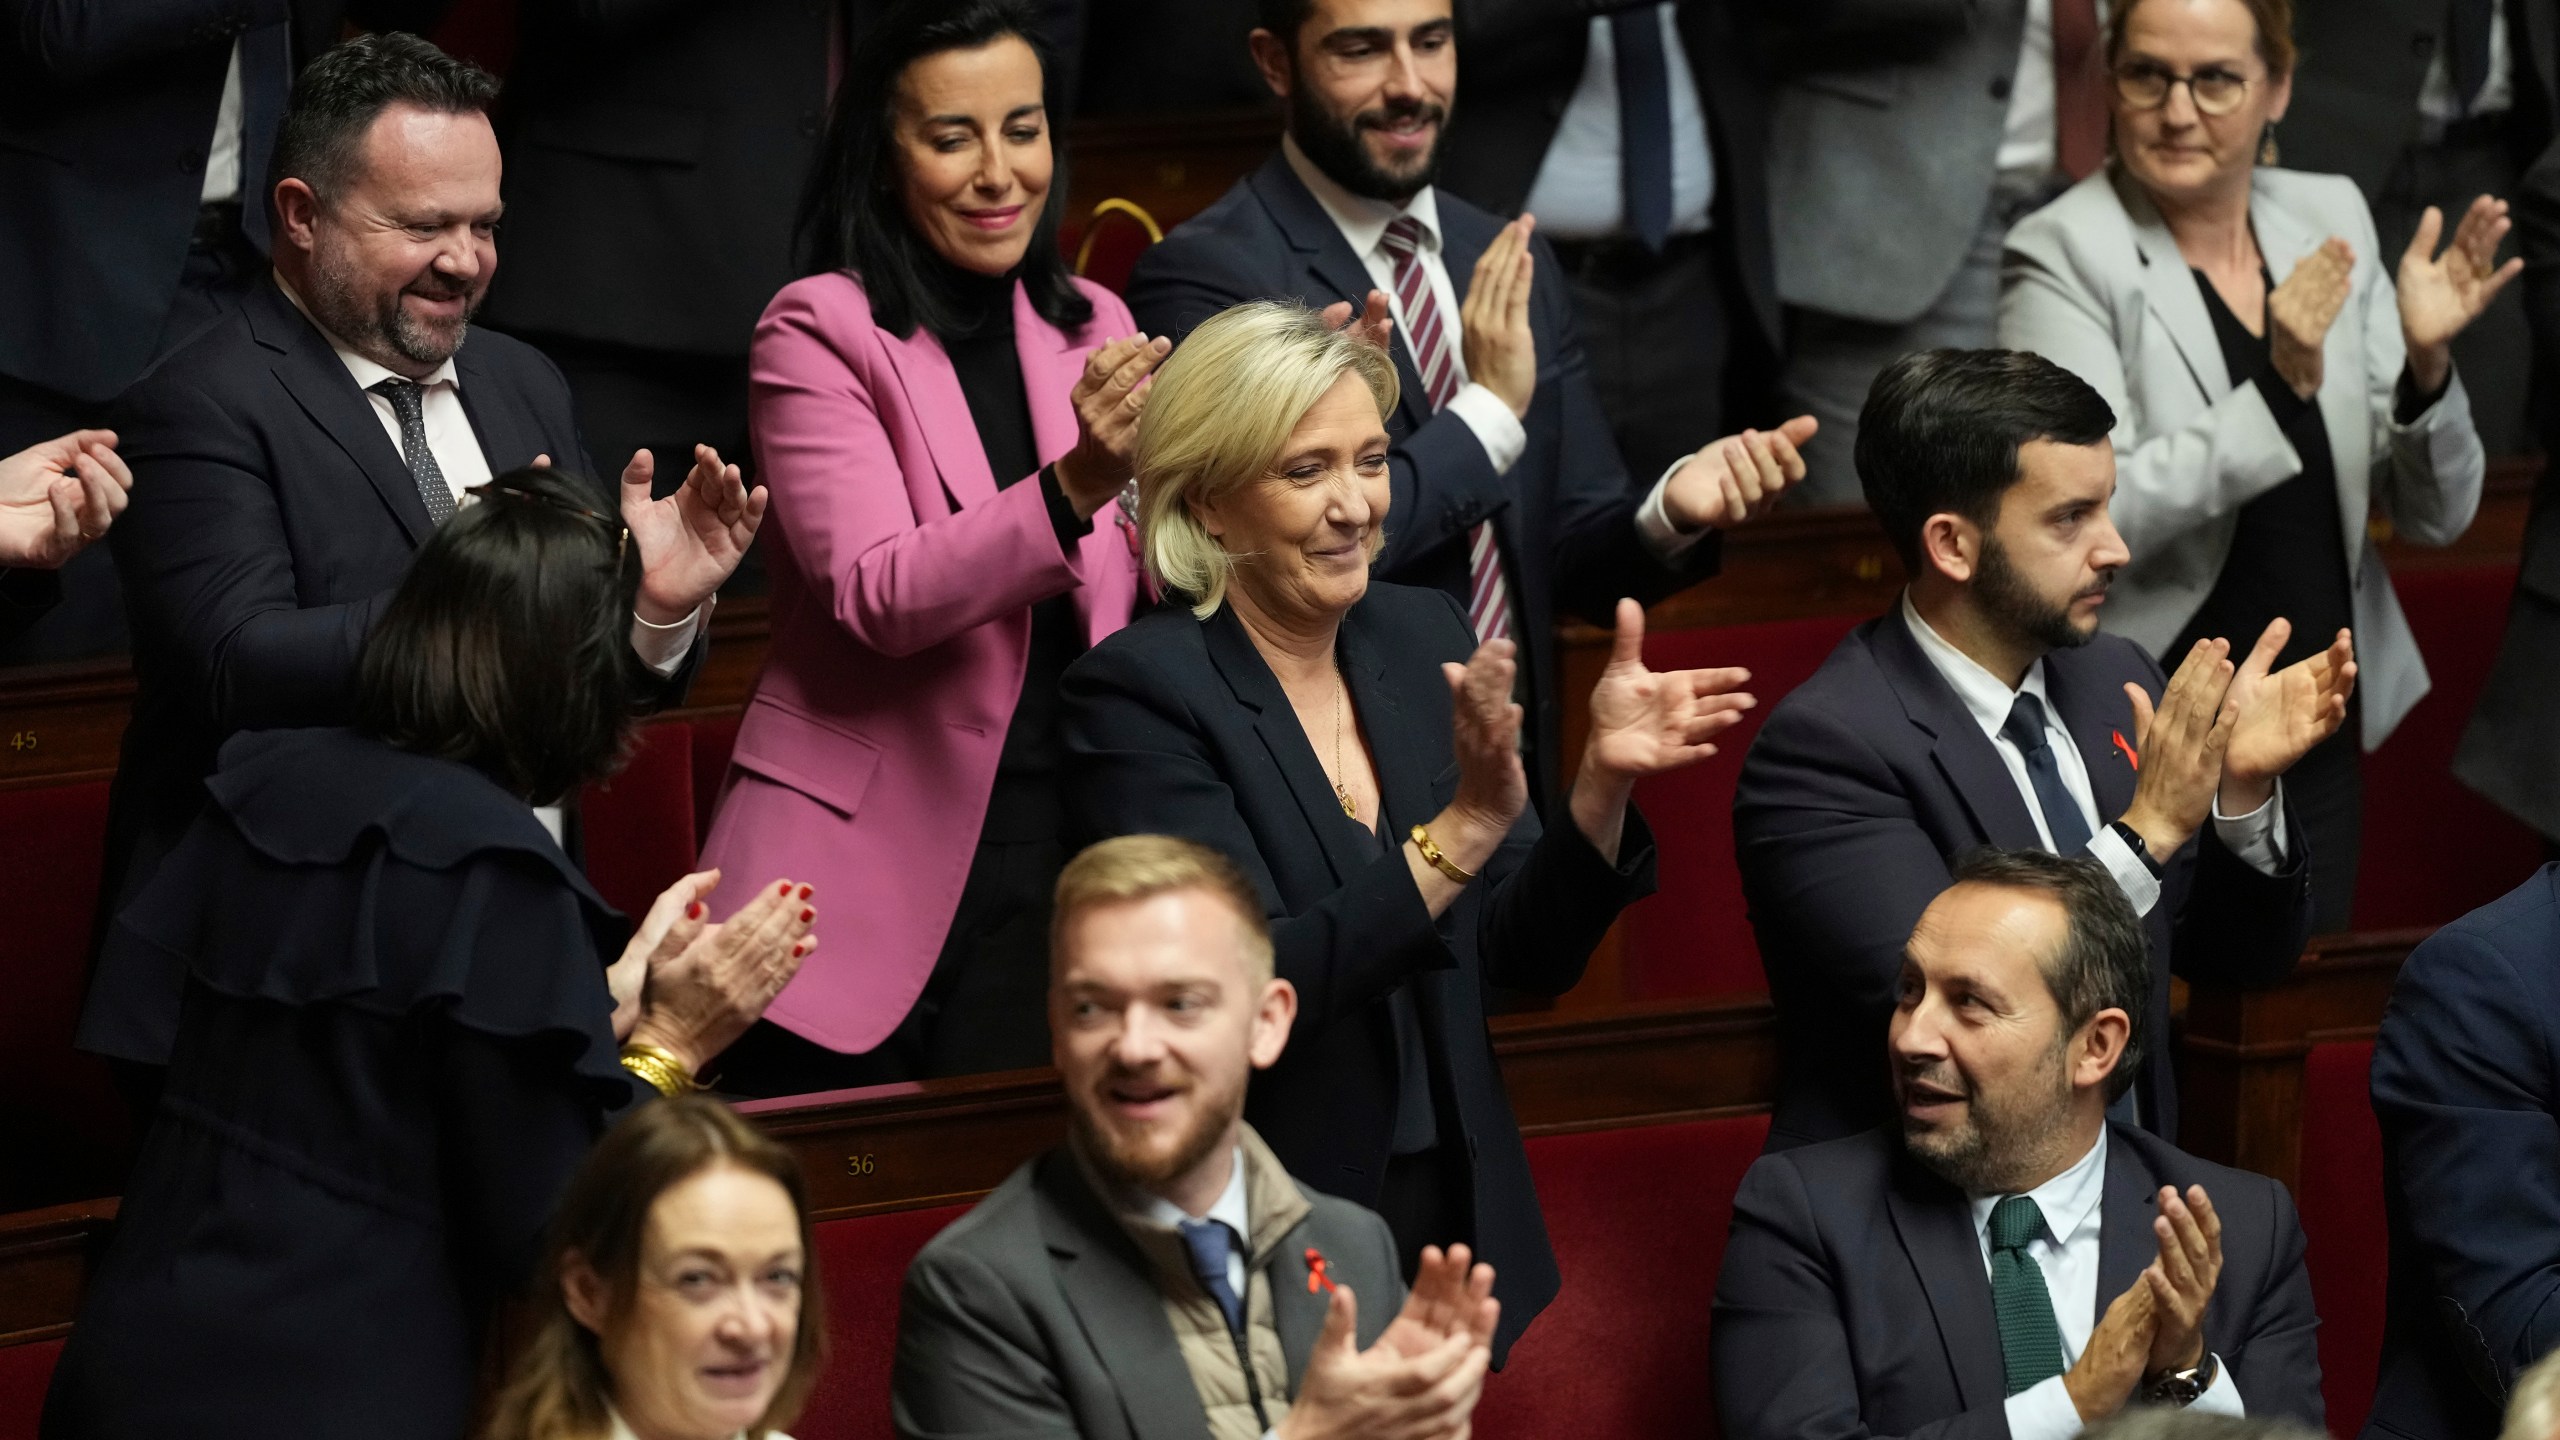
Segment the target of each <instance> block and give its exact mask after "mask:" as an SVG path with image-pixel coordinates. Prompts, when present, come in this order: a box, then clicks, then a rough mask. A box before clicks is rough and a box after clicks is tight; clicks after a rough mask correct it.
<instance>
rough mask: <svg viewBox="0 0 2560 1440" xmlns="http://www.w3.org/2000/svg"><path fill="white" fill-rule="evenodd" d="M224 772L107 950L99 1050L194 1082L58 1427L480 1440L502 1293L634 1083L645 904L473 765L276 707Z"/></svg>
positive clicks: (64, 1380) (150, 1144) (170, 1094)
mask: <svg viewBox="0 0 2560 1440" xmlns="http://www.w3.org/2000/svg"><path fill="white" fill-rule="evenodd" d="M207 789H208V790H209V792H210V794H211V799H212V803H211V804H210V805H209V806H208V807H207V808H206V811H205V813H204V814H203V815H202V816H201V817H200V818H199V819H198V820H197V822H196V824H195V825H194V826H193V827H192V828H191V829H190V830H189V831H188V832H187V835H186V837H185V839H184V840H183V841H182V842H181V843H180V844H179V846H178V847H177V849H175V850H174V851H172V852H171V853H170V855H169V857H168V860H167V862H166V863H165V864H164V865H162V866H161V867H160V870H159V872H158V873H157V875H156V876H155V877H154V879H153V881H152V883H151V884H150V886H149V887H148V888H147V889H145V890H144V891H142V892H141V893H140V894H139V895H137V896H136V898H135V899H134V901H133V903H132V905H131V906H129V907H128V908H127V909H126V910H125V911H124V912H123V914H122V915H121V916H120V917H119V918H118V920H117V922H116V926H115V929H114V931H113V933H112V934H111V935H110V937H109V939H108V941H107V944H106V947H105V949H104V950H103V951H102V952H101V954H100V957H99V961H98V971H97V979H96V984H97V985H98V986H100V987H104V988H112V989H113V990H115V991H116V992H117V993H118V994H119V996H120V997H121V998H122V999H123V1001H124V1003H122V1004H119V1005H117V1006H115V1007H113V1008H112V1009H110V1010H108V1011H106V1012H104V1013H106V1014H109V1015H113V1016H115V1017H119V1019H120V1020H121V1022H122V1023H120V1024H119V1025H117V1026H115V1027H114V1028H113V1029H112V1030H111V1031H110V1032H109V1033H106V1034H103V1035H84V1037H83V1039H84V1043H88V1044H90V1045H91V1046H92V1048H103V1049H105V1050H106V1052H107V1053H110V1054H115V1055H119V1056H122V1057H125V1058H128V1059H136V1060H143V1061H166V1062H167V1064H168V1065H169V1075H168V1085H167V1089H166V1091H165V1093H164V1095H163V1097H162V1100H161V1104H160V1111H159V1113H158V1115H157V1116H156V1117H155V1118H154V1119H153V1121H152V1124H151V1128H150V1132H149V1134H148V1136H147V1137H146V1139H145V1140H144V1142H143V1147H142V1153H141V1157H140V1159H139V1161H138V1162H137V1164H136V1166H135V1170H134V1174H133V1178H132V1180H131V1182H130V1183H129V1184H128V1185H127V1187H126V1190H125V1196H124V1205H123V1210H122V1212H121V1216H120V1219H119V1221H118V1224H117V1229H116V1234H115V1238H114V1239H113V1240H112V1241H111V1242H110V1243H109V1245H108V1247H107V1250H106V1253H105V1255H104V1256H103V1257H102V1259H101V1260H100V1262H99V1266H98V1269H97V1271H96V1273H95V1274H94V1275H93V1276H92V1277H91V1279H90V1281H89V1284H88V1287H87V1291H86V1294H85V1295H84V1296H83V1298H82V1302H81V1307H80V1313H79V1318H78V1324H77V1325H76V1326H75V1328H74V1330H73V1333H72V1336H71V1341H70V1344H69V1346H68V1347H67V1348H66V1349H65V1350H64V1351H63V1354H62V1359H61V1365H60V1368H59V1369H58V1370H57V1371H56V1373H55V1376H54V1382H53V1390H52V1396H51V1399H50V1401H49V1407H50V1414H49V1417H48V1421H47V1425H46V1433H47V1434H48V1435H79V1436H135V1437H141V1436H158V1435H175V1434H202V1435H252V1434H290V1435H298V1436H349V1437H354V1436H398V1437H408V1436H415V1437H418V1440H429V1437H436V1440H451V1437H453V1436H456V1435H459V1434H461V1433H462V1431H463V1428H464V1426H465V1425H466V1423H467V1420H468V1415H469V1409H470V1403H471V1396H472V1386H473V1380H474V1375H475V1369H476V1365H477V1362H478V1359H479V1355H480V1343H481V1338H482V1332H483V1328H484V1322H485V1320H486V1318H487V1317H488V1315H489V1313H490V1309H491V1306H492V1304H493V1302H494V1301H495V1300H497V1299H498V1298H499V1297H501V1296H503V1295H505V1294H507V1293H509V1292H511V1291H512V1290H514V1289H515V1288H516V1287H517V1286H518V1285H519V1284H520V1283H521V1282H522V1281H523V1279H524V1277H525V1275H526V1274H527V1273H528V1272H529V1270H530V1268H531V1265H532V1262H533V1260H534V1259H535V1256H536V1253H537V1249H538V1244H539V1239H540V1233H541V1228H542V1225H543V1223H544V1222H545V1220H546V1219H547V1217H548V1216H549V1214H550V1211H551V1207H552V1204H553V1202H554V1201H555V1199H556V1198H557V1197H558V1195H559V1192H560V1190H561V1189H562V1187H563V1186H565V1185H566V1183H567V1181H568V1178H569V1176H570V1174H571V1173H572V1172H573V1171H574V1170H575V1169H576V1167H577V1165H578V1162H579V1161H580V1160H581V1159H582V1158H583V1157H584V1155H585V1154H586V1151H587V1149H588V1147H589V1146H590V1145H591V1144H592V1143H593V1141H594V1139H595V1136H596V1135H597V1134H598V1133H600V1131H601V1130H602V1128H603V1126H604V1124H605V1121H606V1118H607V1117H608V1116H609V1115H610V1114H613V1113H615V1112H617V1111H619V1110H621V1109H622V1108H624V1107H627V1106H628V1105H630V1104H632V1103H633V1102H634V1100H635V1098H636V1097H635V1087H634V1086H633V1085H632V1083H631V1081H630V1077H629V1076H628V1075H626V1074H625V1073H624V1072H623V1071H622V1069H621V1068H620V1066H619V1065H618V1064H617V1063H616V1058H615V1057H616V1048H617V1047H616V1045H615V1043H614V1037H613V1034H612V1030H611V1028H610V1020H611V1015H612V1010H613V999H612V996H611V995H610V993H609V992H608V991H607V990H606V988H605V979H604V963H605V961H604V957H606V956H609V955H612V954H615V953H618V951H619V949H620V946H621V943H622V939H623V934H624V931H625V928H626V927H625V926H624V924H623V921H622V917H621V916H619V915H617V914H616V913H615V912H614V911H613V910H612V909H611V908H610V907H608V906H607V905H606V904H605V903H604V901H603V900H601V899H599V898H597V896H596V894H595V892H594V891H593V890H592V889H590V888H589V887H588V885H587V882H586V881H585V879H584V878H583V877H581V876H580V875H579V874H578V872H577V870H576V868H575V867H573V866H572V865H570V863H569V862H568V860H567V859H566V858H565V857H564V856H563V855H562V854H561V853H560V849H559V847H558V846H557V845H555V844H553V843H552V841H551V837H550V836H549V834H548V833H546V832H545V831H544V830H543V828H542V826H541V824H540V822H538V821H537V820H535V819H534V816H533V812H532V811H531V810H530V809H529V808H527V807H526V806H525V804H524V803H523V802H522V801H520V800H517V799H516V798H515V797H513V796H511V795H508V794H506V793H505V792H504V791H502V790H500V789H499V788H498V787H497V786H496V785H495V784H493V783H491V782H490V781H489V780H488V779H487V778H486V777H484V776H482V775H481V774H480V773H479V772H477V771H474V770H471V769H468V768H466V767H464V766H461V765H457V764H453V763H451V762H448V761H443V760H431V759H427V758H425V757H422V756H417V755H411V754H407V753H405V752H402V751H399V750H394V749H392V748H391V747H389V746H387V745H384V744H382V743H380V742H378V741H375V740H371V739H367V738H365V737H362V736H359V735H356V734H354V733H352V732H349V731H344V730H285V731H268V732H262V733H252V734H245V735H242V736H239V737H237V738H236V739H234V740H232V741H231V742H230V743H229V744H228V745H226V746H224V747H223V752H222V766H221V769H220V770H219V771H218V772H217V773H216V774H215V775H214V777H213V778H212V780H211V781H210V782H208V785H207ZM181 988H182V989H183V995H184V1000H183V1003H181V1002H180V1001H179V1000H177V999H175V998H162V997H174V996H176V995H177V994H178V993H180V990H181ZM91 1013H92V1015H93V1016H96V1015H98V1014H99V1013H101V1012H99V1011H97V1010H96V1009H95V1008H94V1007H93V1009H92V1012H91Z"/></svg>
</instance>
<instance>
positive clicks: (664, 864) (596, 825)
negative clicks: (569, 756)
mask: <svg viewBox="0 0 2560 1440" xmlns="http://www.w3.org/2000/svg"><path fill="white" fill-rule="evenodd" d="M693 792H694V786H693V730H692V727H690V726H688V725H686V724H685V723H684V722H683V721H681V720H658V721H653V722H651V723H649V724H647V725H643V726H641V727H640V730H639V733H638V734H637V735H635V736H634V737H633V738H632V747H631V759H630V761H629V763H627V764H625V765H624V766H623V767H622V769H621V771H620V772H619V773H617V774H615V775H614V777H613V778H612V779H610V780H606V781H604V782H602V783H601V784H596V785H590V786H588V787H587V788H586V791H585V793H584V794H582V795H581V796H580V797H579V801H578V822H579V835H580V839H581V840H582V841H583V843H584V845H585V847H586V863H587V878H588V879H589V880H591V881H594V882H595V887H596V893H597V894H599V895H602V896H603V897H604V898H605V899H606V900H607V901H609V902H611V903H612V904H613V906H614V907H615V908H616V909H618V910H620V911H622V913H624V914H625V915H628V916H630V917H632V919H633V920H634V921H637V920H638V919H639V918H640V916H642V915H643V914H646V913H647V912H648V909H649V905H650V903H651V902H652V901H654V900H656V899H657V898H658V894H659V892H660V891H662V890H664V889H666V888H667V887H668V886H670V885H673V884H674V883H676V881H678V880H679V879H682V878H683V877H684V874H685V872H687V871H689V870H691V869H692V868H693V862H694V859H695V857H696V856H698V855H699V854H700V853H701V850H700V847H699V845H698V844H697V842H696V841H695V839H694V823H693Z"/></svg>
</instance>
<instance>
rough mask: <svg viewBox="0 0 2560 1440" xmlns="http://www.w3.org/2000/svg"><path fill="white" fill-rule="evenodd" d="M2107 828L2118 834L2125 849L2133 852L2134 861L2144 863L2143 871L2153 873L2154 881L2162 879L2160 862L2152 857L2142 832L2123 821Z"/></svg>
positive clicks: (2117, 836) (2114, 822) (2118, 821)
mask: <svg viewBox="0 0 2560 1440" xmlns="http://www.w3.org/2000/svg"><path fill="white" fill-rule="evenodd" d="M2107 828H2108V829H2110V830H2113V831H2114V832H2116V838H2117V839H2119V840H2122V841H2123V842H2124V845H2125V848H2126V849H2128V850H2131V851H2132V852H2133V858H2134V859H2136V860H2139V861H2141V862H2142V868H2143V869H2145V870H2148V871H2150V872H2151V878H2152V879H2154V880H2157V879H2159V878H2160V862H2159V861H2157V860H2155V859H2153V858H2152V857H2151V847H2150V846H2149V845H2146V844H2144V843H2143V840H2142V832H2141V831H2139V830H2136V829H2134V828H2133V827H2132V826H2131V825H2128V824H2126V823H2125V822H2124V821H2122V820H2115V821H2110V822H2109V823H2108V825H2107Z"/></svg>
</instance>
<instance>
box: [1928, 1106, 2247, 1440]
mask: <svg viewBox="0 0 2560 1440" xmlns="http://www.w3.org/2000/svg"><path fill="white" fill-rule="evenodd" d="M2106 1191H2107V1132H2106V1130H2105V1128H2104V1127H2100V1129H2099V1131H2098V1141H2097V1143H2096V1144H2094V1145H2092V1146H2090V1147H2089V1153H2088V1154H2086V1155H2083V1156H2081V1157H2080V1159H2079V1161H2078V1162H2077V1163H2075V1164H2074V1165H2072V1167H2071V1168H2070V1169H2068V1170H2065V1171H2063V1172H2062V1173H2061V1174H2059V1175H2056V1176H2054V1177H2053V1178H2052V1179H2050V1180H2047V1181H2046V1182H2044V1183H2043V1184H2042V1185H2039V1186H2037V1187H2036V1188H2034V1189H2033V1190H2030V1191H2028V1192H2026V1194H2027V1198H2028V1199H2030V1200H2033V1201H2034V1202H2036V1209H2037V1210H2038V1211H2040V1212H2041V1213H2042V1214H2043V1216H2044V1232H2043V1233H2042V1234H2040V1235H2038V1236H2036V1237H2035V1238H2034V1239H2033V1240H2030V1241H2028V1242H2027V1247H2026V1250H2027V1258H2029V1259H2031V1260H2033V1261H2035V1264H2036V1268H2037V1269H2038V1270H2040V1271H2042V1272H2043V1274H2044V1288H2045V1293H2046V1294H2047V1295H2048V1296H2050V1297H2051V1298H2052V1300H2053V1320H2054V1325H2055V1327H2056V1328H2058V1329H2060V1330H2061V1332H2062V1368H2063V1369H2065V1370H2068V1369H2070V1368H2071V1367H2072V1366H2073V1365H2075V1364H2077V1363H2079V1360H2080V1352H2081V1351H2083V1350H2086V1349H2088V1348H2089V1336H2090V1333H2091V1332H2093V1331H2095V1330H2096V1329H2097V1328H2098V1302H2099V1298H2100V1297H2099V1295H2098V1239H2099V1232H2100V1226H2101V1223H2102V1222H2103V1221H2104V1219H2105V1218H2106V1208H2105V1207H2104V1206H2103V1205H2101V1204H2100V1203H2099V1202H2100V1200H2102V1199H2103V1198H2104V1197H2105V1195H2106ZM2007 1198H2008V1197H2007V1196H2005V1195H1976V1196H1974V1197H1972V1200H1973V1238H1974V1239H1975V1241H1976V1242H1977V1243H1979V1244H1980V1245H1981V1246H1982V1270H1983V1274H1984V1275H1986V1276H1988V1275H1989V1274H1990V1273H1991V1212H1992V1210H1993V1209H1994V1208H1995V1207H1997V1206H1998V1205H1999V1203H2000V1202H2001V1201H2002V1200H2005V1199H2007ZM2143 1239H2144V1240H2145V1241H2146V1242H2148V1241H2150V1240H2151V1237H2150V1234H2149V1232H2148V1231H2147V1230H2146V1231H2145V1232H2144V1236H2143ZM2154 1243H2156V1242H2154ZM2105 1299H2106V1300H2107V1301H2108V1302H2109V1303H2113V1302H2114V1300H2115V1297H2114V1296H2112V1295H2109V1296H2106V1297H2105ZM2002 1408H2003V1409H2004V1410H2005V1411H2006V1412H2007V1414H2008V1417H2009V1440H2070V1437H2072V1436H2074V1435H2077V1434H2079V1433H2080V1430H2081V1422H2080V1408H2079V1407H2078V1406H2076V1405H2074V1404H2072V1403H2071V1391H2070V1390H2069V1389H2068V1388H2067V1387H2066V1386H2064V1384H2063V1383H2062V1377H2061V1376H2059V1375H2055V1376H2052V1377H2051V1378H2049V1379H2045V1380H2041V1381H2038V1382H2037V1383H2036V1384H2034V1385H2032V1386H2029V1387H2028V1388H2026V1389H2024V1390H2021V1391H2019V1392H2018V1393H2017V1394H2015V1395H2012V1396H2010V1397H2009V1398H2008V1399H2007V1400H2006V1401H2005V1402H2003V1405H2002ZM2187 1408H2188V1409H2190V1410H2201V1411H2205V1412H2207V1413H2210V1414H2215V1415H2233V1416H2239V1415H2245V1414H2247V1413H2248V1411H2247V1409H2246V1407H2244V1406H2243V1405H2242V1403H2241V1400H2240V1387H2239V1385H2238V1384H2237V1383H2235V1382H2234V1381H2233V1380H2232V1378H2231V1367H2230V1366H2228V1365H2225V1364H2223V1363H2222V1361H2221V1357H2219V1356H2216V1357H2214V1376H2213V1385H2212V1388H2210V1389H2208V1390H2206V1391H2205V1392H2204V1393H2203V1394H2202V1395H2199V1396H2197V1397H2196V1400H2195V1403H2194V1404H2192V1405H2189V1406H2188V1407H2187Z"/></svg>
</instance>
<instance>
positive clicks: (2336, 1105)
mask: <svg viewBox="0 0 2560 1440" xmlns="http://www.w3.org/2000/svg"><path fill="white" fill-rule="evenodd" d="M2372 1073H2373V1042H2372V1041H2370V1040H2363V1041H2355V1042H2345V1041H2331V1042H2327V1043H2324V1044H2319V1045H2314V1046H2312V1047H2311V1050H2310V1053H2309V1054H2308V1055H2306V1056H2305V1057H2304V1059H2303V1065H2302V1186H2301V1189H2300V1190H2299V1191H2298V1192H2297V1193H2296V1195H2295V1201H2294V1203H2295V1204H2296V1205H2297V1206H2299V1207H2300V1209H2301V1211H2302V1233H2303V1235H2304V1237H2305V1240H2306V1242H2307V1243H2306V1246H2305V1249H2304V1264H2305V1266H2306V1267H2307V1268H2308V1269H2309V1270H2310V1271H2311V1294H2312V1299H2313V1301H2314V1303H2315V1304H2317V1305H2318V1307H2319V1310H2320V1388H2321V1392H2322V1398H2323V1399H2324V1400H2325V1401H2326V1402H2327V1405H2328V1410H2329V1433H2331V1434H2333V1435H2354V1434H2357V1433H2358V1432H2360V1431H2362V1430H2363V1429H2364V1418H2365V1412H2366V1411H2367V1410H2369V1409H2371V1408H2372V1406H2373V1387H2374V1384H2375V1382H2376V1380H2377V1379H2378V1378H2379V1376H2380V1374H2381V1368H2382V1322H2383V1315H2384V1313H2385V1311H2386V1309H2387V1305H2388V1299H2387V1295H2386V1289H2387V1287H2386V1284H2385V1281H2386V1276H2387V1273H2388V1272H2387V1269H2386V1267H2385V1266H2384V1265H2383V1263H2382V1261H2383V1256H2384V1255H2386V1254H2388V1253H2389V1251H2390V1248H2391V1232H2390V1226H2389V1224H2388V1222H2387V1221H2386V1219H2385V1218H2384V1215H2383V1205H2382V1126H2381V1124H2380V1123H2379V1122H2378V1121H2376V1120H2375V1119H2374V1116H2373V1101H2372V1092H2371V1076H2372Z"/></svg>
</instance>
